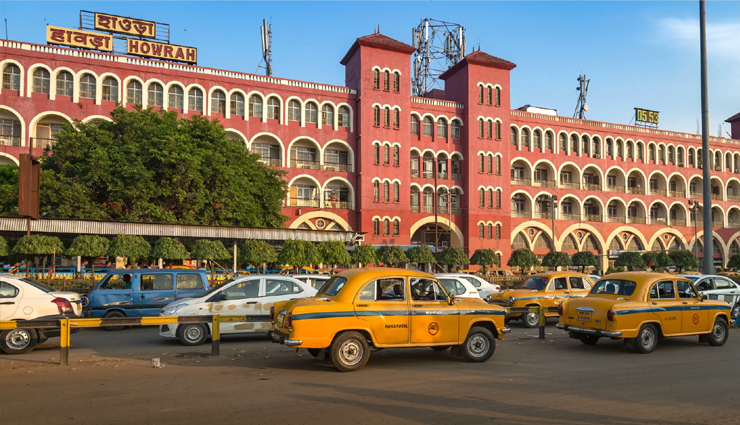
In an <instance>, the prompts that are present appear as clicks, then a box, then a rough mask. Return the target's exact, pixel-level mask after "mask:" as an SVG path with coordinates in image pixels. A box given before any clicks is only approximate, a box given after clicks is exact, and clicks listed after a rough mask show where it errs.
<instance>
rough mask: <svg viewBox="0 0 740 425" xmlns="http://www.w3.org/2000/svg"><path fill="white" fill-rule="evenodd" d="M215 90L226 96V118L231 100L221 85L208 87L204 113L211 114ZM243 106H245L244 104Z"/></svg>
mask: <svg viewBox="0 0 740 425" xmlns="http://www.w3.org/2000/svg"><path fill="white" fill-rule="evenodd" d="M150 81H151V80H150ZM146 83H147V85H149V81H147V82H146ZM217 90H218V91H220V92H221V93H223V95H224V97H225V98H226V108H225V109H226V110H225V111H224V118H226V119H228V118H229V117H230V114H229V106H230V105H229V104H230V103H231V102H230V101H229V91H228V90H226V88H225V87H222V86H212V87H211V88H209V89H208V99H207V100H206V99H204V102H206V105H207V106H206V115H208V116H209V117H210V116H211V114H212V113H213V101H212V99H213V97H212V96H213V92H215V91H217ZM244 106H246V104H245V105H244ZM245 109H246V108H245ZM263 112H264V110H263Z"/></svg>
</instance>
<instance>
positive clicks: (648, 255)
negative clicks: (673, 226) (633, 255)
mask: <svg viewBox="0 0 740 425" xmlns="http://www.w3.org/2000/svg"><path fill="white" fill-rule="evenodd" d="M656 255H658V254H657V253H655V252H652V251H647V252H643V253H642V255H641V257H642V261H643V262H644V263H645V267H648V268H651V269H653V270H656V269H657V268H658V267H657V265H656V264H655V256H656ZM651 261H652V265H651Z"/></svg>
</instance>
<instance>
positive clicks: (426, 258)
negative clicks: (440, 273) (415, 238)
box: [406, 245, 436, 264]
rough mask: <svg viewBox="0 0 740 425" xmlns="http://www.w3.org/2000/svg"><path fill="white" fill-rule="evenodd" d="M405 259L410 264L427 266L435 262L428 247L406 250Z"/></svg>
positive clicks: (418, 246) (422, 246)
mask: <svg viewBox="0 0 740 425" xmlns="http://www.w3.org/2000/svg"><path fill="white" fill-rule="evenodd" d="M406 257H407V258H408V259H409V262H410V263H416V264H429V263H434V262H435V261H436V260H435V258H434V254H432V249H431V248H429V245H416V246H412V247H411V248H409V249H407V250H406Z"/></svg>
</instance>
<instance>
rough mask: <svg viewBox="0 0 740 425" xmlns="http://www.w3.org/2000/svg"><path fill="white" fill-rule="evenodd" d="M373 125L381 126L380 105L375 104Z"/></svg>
mask: <svg viewBox="0 0 740 425" xmlns="http://www.w3.org/2000/svg"><path fill="white" fill-rule="evenodd" d="M373 125H374V126H375V127H380V106H377V105H376V106H373Z"/></svg>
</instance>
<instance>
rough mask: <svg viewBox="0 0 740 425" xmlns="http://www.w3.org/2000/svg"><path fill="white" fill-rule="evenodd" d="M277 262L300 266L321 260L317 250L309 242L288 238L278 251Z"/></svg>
mask: <svg viewBox="0 0 740 425" xmlns="http://www.w3.org/2000/svg"><path fill="white" fill-rule="evenodd" d="M277 261H278V263H280V264H287V265H289V266H293V267H298V268H301V267H303V266H306V265H311V264H318V263H320V262H321V258H319V252H318V250H317V249H316V247H315V246H314V244H312V243H311V242H307V241H296V240H293V239H288V240H286V241H285V242H284V243H283V248H282V249H281V250H280V252H279V253H278V258H277Z"/></svg>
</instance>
